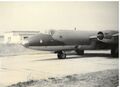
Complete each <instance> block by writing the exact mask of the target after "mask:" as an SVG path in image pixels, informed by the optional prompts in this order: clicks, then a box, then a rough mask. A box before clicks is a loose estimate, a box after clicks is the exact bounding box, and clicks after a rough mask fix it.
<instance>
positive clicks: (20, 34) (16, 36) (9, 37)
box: [4, 31, 40, 44]
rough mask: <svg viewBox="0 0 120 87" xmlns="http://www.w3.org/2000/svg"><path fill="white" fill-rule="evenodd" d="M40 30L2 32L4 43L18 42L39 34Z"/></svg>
mask: <svg viewBox="0 0 120 87" xmlns="http://www.w3.org/2000/svg"><path fill="white" fill-rule="evenodd" d="M39 33H40V31H10V32H5V33H4V43H5V44H20V43H21V42H22V41H23V40H25V39H27V38H28V37H30V36H32V35H35V34H39Z"/></svg>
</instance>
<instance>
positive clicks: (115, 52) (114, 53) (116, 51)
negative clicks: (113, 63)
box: [111, 47, 119, 57]
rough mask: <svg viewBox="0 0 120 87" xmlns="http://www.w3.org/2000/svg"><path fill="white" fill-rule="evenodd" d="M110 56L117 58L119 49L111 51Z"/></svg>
mask: <svg viewBox="0 0 120 87" xmlns="http://www.w3.org/2000/svg"><path fill="white" fill-rule="evenodd" d="M111 56H112V57H118V56H119V49H118V47H117V48H112V49H111Z"/></svg>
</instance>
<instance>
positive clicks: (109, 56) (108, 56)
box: [35, 53, 119, 61]
mask: <svg viewBox="0 0 120 87" xmlns="http://www.w3.org/2000/svg"><path fill="white" fill-rule="evenodd" d="M71 55H72V56H71ZM96 57H103V58H108V59H114V58H119V57H112V56H111V55H110V54H106V53H85V54H84V55H75V54H73V53H72V54H69V55H67V58H66V59H78V58H96ZM66 59H58V58H57V57H56V58H48V59H40V60H35V61H50V60H66Z"/></svg>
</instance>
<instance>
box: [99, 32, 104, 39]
mask: <svg viewBox="0 0 120 87" xmlns="http://www.w3.org/2000/svg"><path fill="white" fill-rule="evenodd" d="M103 38H104V34H103V32H101V31H100V32H98V34H97V39H98V40H102V39H103Z"/></svg>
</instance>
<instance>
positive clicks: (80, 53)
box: [76, 50, 84, 55]
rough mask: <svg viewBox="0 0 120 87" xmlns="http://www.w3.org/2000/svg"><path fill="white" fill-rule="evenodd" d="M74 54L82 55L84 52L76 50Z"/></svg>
mask: <svg viewBox="0 0 120 87" xmlns="http://www.w3.org/2000/svg"><path fill="white" fill-rule="evenodd" d="M76 53H77V54H78V55H84V50H76Z"/></svg>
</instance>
